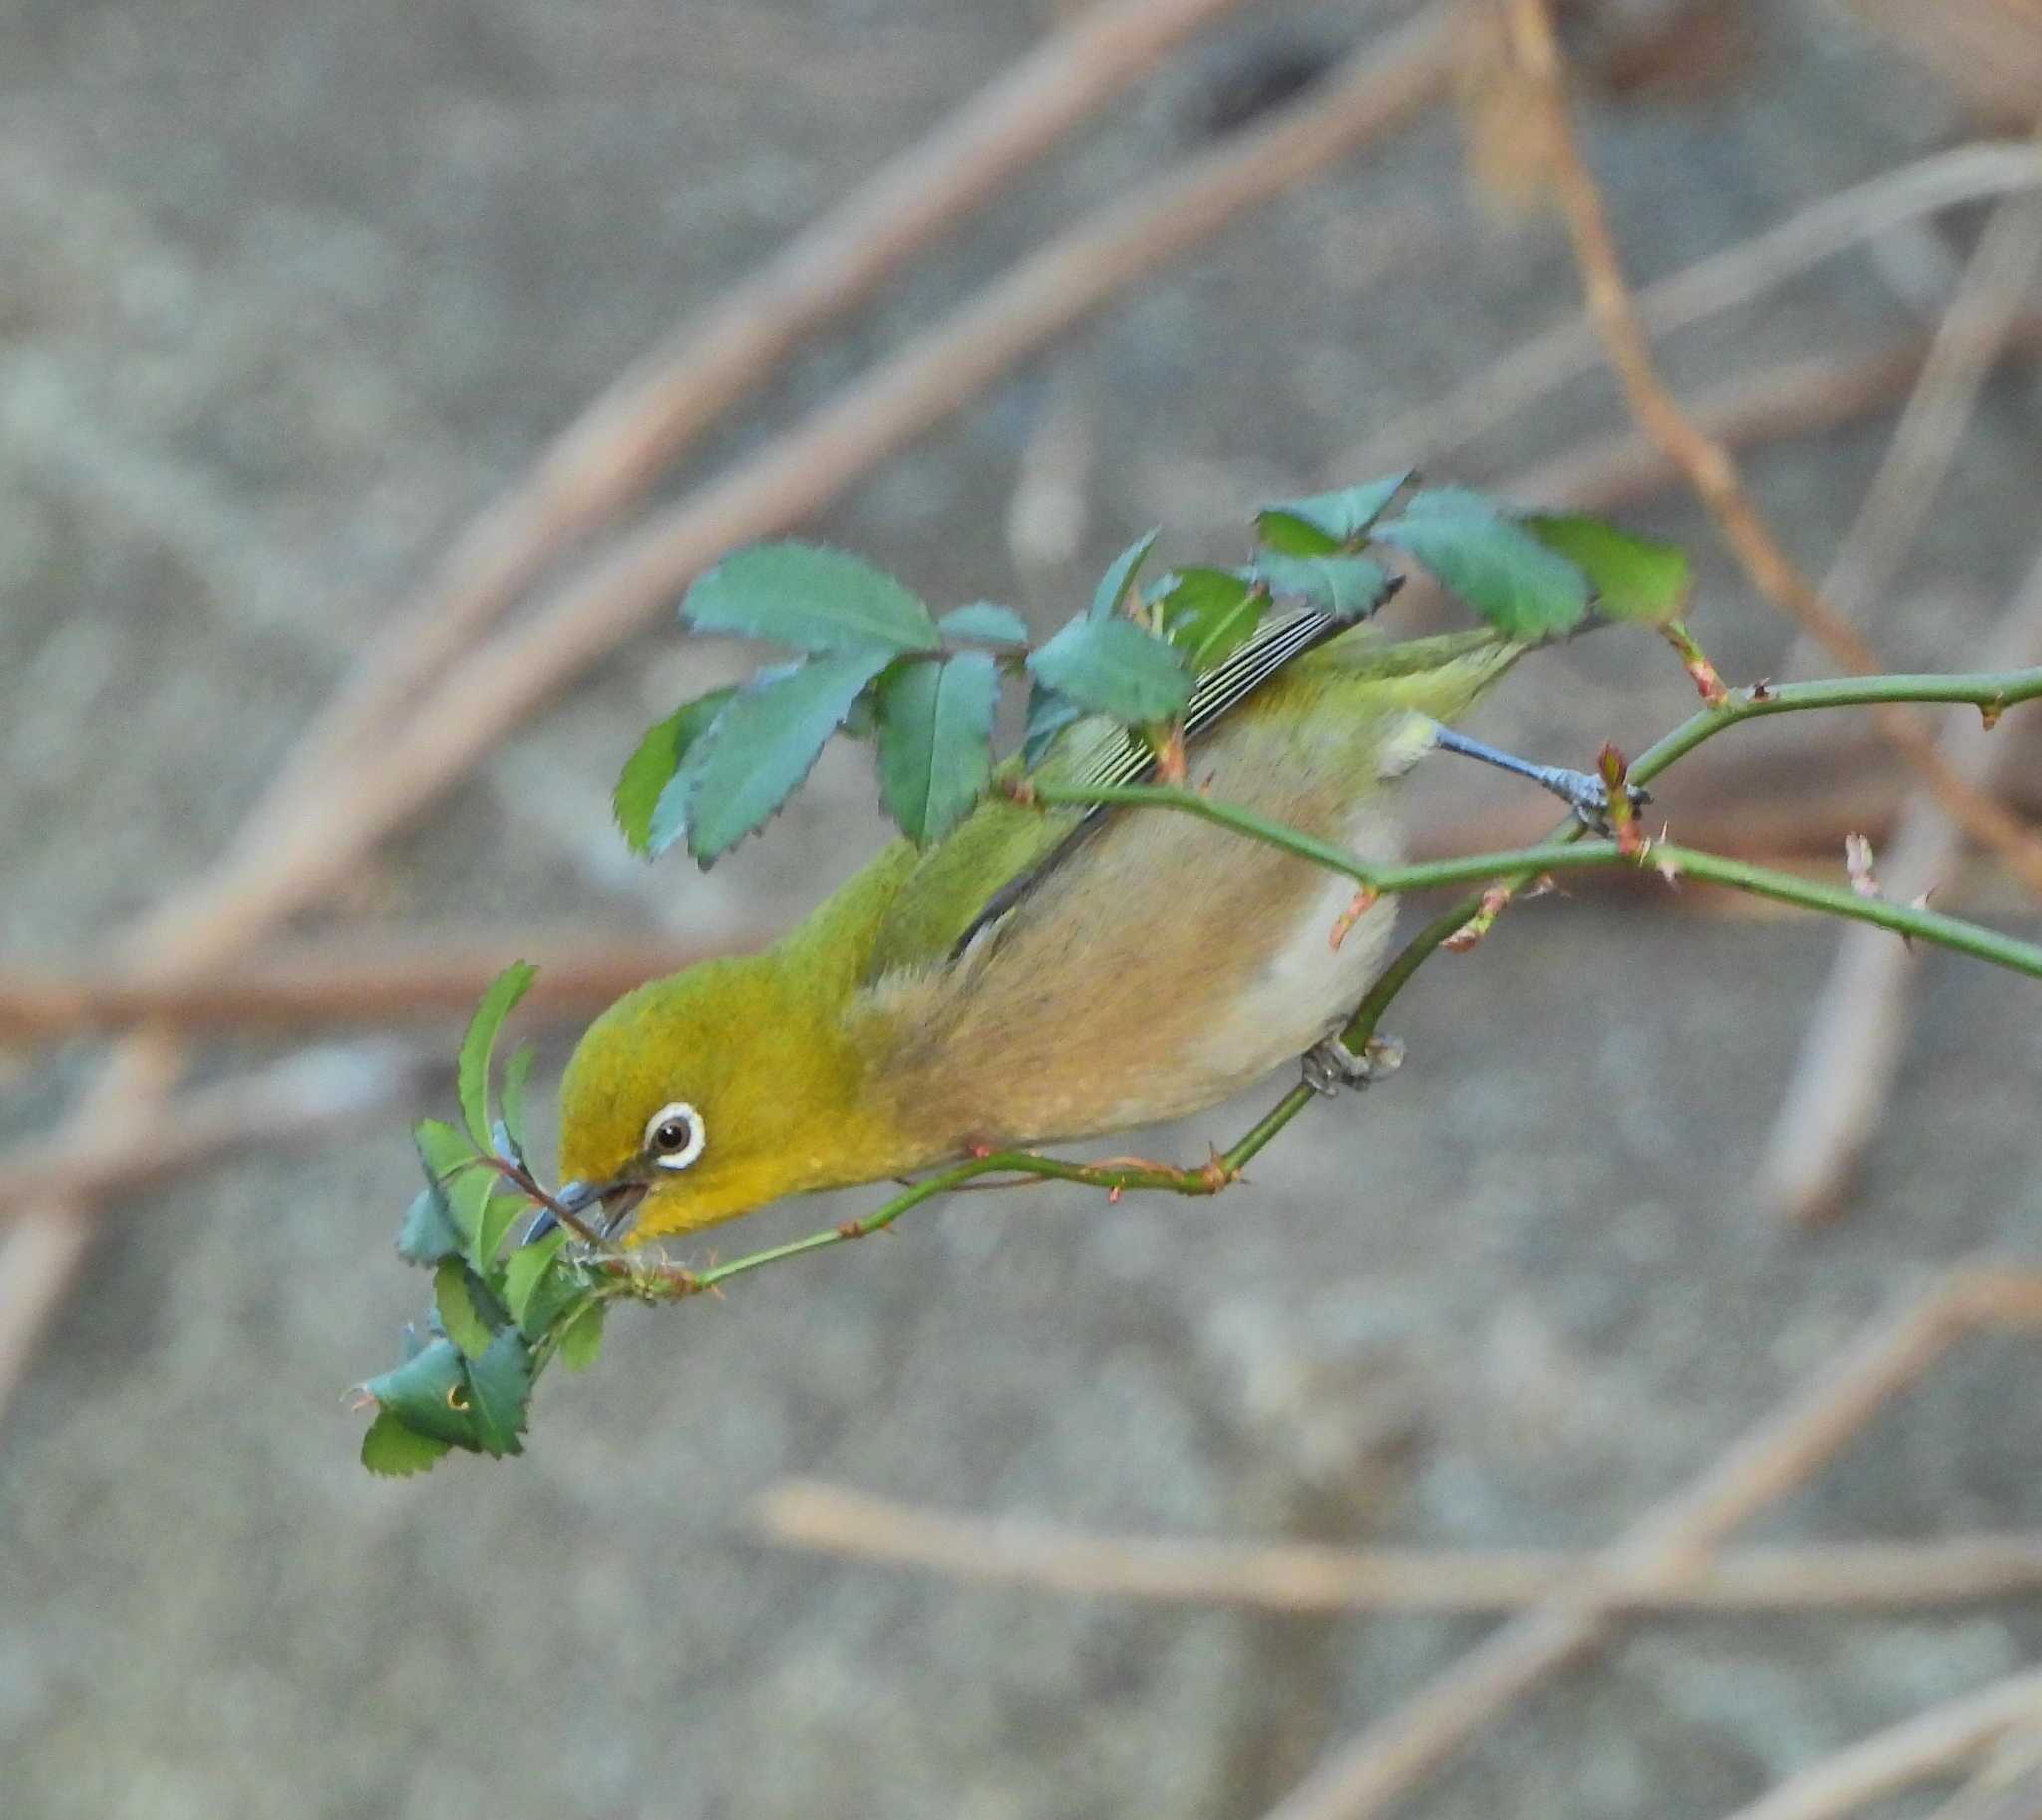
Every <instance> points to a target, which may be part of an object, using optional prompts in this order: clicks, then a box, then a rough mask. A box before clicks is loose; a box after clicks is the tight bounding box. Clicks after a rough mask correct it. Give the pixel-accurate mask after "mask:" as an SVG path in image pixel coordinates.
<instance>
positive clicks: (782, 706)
mask: <svg viewBox="0 0 2042 1820" xmlns="http://www.w3.org/2000/svg"><path fill="white" fill-rule="evenodd" d="M889 660H890V653H888V652H886V651H870V650H867V651H854V652H851V653H849V654H848V655H845V656H842V657H815V658H811V659H810V660H809V661H808V662H807V663H800V664H790V665H785V666H782V667H780V668H776V669H771V670H761V671H760V672H759V673H758V674H757V675H756V676H754V677H753V678H752V680H751V681H750V682H748V683H747V684H746V685H745V686H744V687H743V688H742V689H740V690H739V691H738V692H737V694H736V695H735V696H733V697H732V698H731V701H730V703H729V705H728V706H727V707H726V708H725V709H724V711H723V712H722V713H721V714H719V715H718V716H717V718H716V725H715V726H713V727H712V728H710V730H709V732H708V734H707V735H706V736H705V737H704V738H702V739H701V740H700V741H698V742H697V744H696V746H695V749H694V750H693V751H692V752H690V753H689V754H688V756H687V759H686V761H685V762H684V763H683V764H682V766H681V768H680V770H679V771H678V772H676V773H675V775H674V780H673V782H672V783H670V784H668V785H667V787H666V789H665V791H664V792H662V794H661V796H660V799H659V806H658V808H657V809H656V810H655V811H654V812H653V817H652V850H653V852H655V853H659V852H662V851H664V850H665V849H666V848H667V847H669V846H671V845H672V844H673V842H674V841H675V840H677V839H679V838H680V837H681V836H682V835H683V834H685V835H686V837H687V842H688V851H689V852H690V853H691V854H693V855H694V856H695V858H696V859H697V860H698V861H700V862H701V864H702V865H703V866H704V867H705V868H706V867H707V866H708V865H709V864H710V863H711V862H712V861H714V860H715V859H716V858H717V856H718V855H720V854H722V853H724V852H726V851H727V850H729V849H730V848H732V847H734V846H735V845H736V844H737V843H738V842H739V841H742V840H743V839H744V838H745V836H746V835H748V834H751V833H752V832H753V831H754V830H755V829H758V828H761V827H763V826H764V825H765V824H766V822H767V821H768V820H770V819H771V818H772V816H773V814H774V812H775V811H776V810H778V809H779V808H780V806H781V804H783V803H784V802H786V801H787V799H788V798H789V797H790V796H791V795H793V793H794V791H795V789H796V787H797V786H799V785H800V783H801V781H802V779H803V778H805V777H807V776H808V775H809V772H810V770H811V769H812V768H813V767H814V765H815V763H816V759H817V757H818V756H819V755H820V754H821V752H822V750H823V747H824V745H825V744H826V743H827V742H828V740H829V738H830V735H831V734H833V733H835V732H836V731H837V729H838V728H839V727H840V726H842V725H843V724H844V717H845V716H846V715H847V714H849V713H850V712H851V703H852V702H854V701H855V700H856V699H857V697H858V692H859V691H860V690H861V689H862V688H863V687H864V686H865V684H866V683H868V682H870V681H871V680H872V678H873V677H874V676H876V675H878V673H879V672H880V671H881V670H883V669H884V668H885V667H886V665H887V663H888V661H889Z"/></svg>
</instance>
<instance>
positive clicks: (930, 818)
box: [879, 651, 1000, 847]
mask: <svg viewBox="0 0 2042 1820" xmlns="http://www.w3.org/2000/svg"><path fill="white" fill-rule="evenodd" d="M999 700H1000V672H999V667H998V665H996V664H995V663H994V661H993V660H992V658H991V657H989V656H988V655H987V654H986V653H985V652H983V651H964V652H961V653H959V654H958V655H957V656H955V657H952V658H951V659H950V660H949V661H948V662H947V663H943V664H932V663H914V664H908V665H906V666H905V667H904V668H903V669H902V670H901V672H900V673H899V674H898V675H897V676H893V677H890V678H889V679H888V680H887V682H886V684H885V686H884V687H883V688H882V689H881V691H880V694H879V796H880V799H881V800H882V801H883V802H884V803H885V805H886V813H887V814H888V815H890V816H891V817H892V818H893V820H894V821H895V822H897V823H898V824H899V826H900V832H901V833H902V834H904V835H906V836H907V838H908V839H909V840H910V841H912V842H913V843H914V844H915V845H916V846H917V847H926V846H927V845H928V844H929V843H930V842H931V841H938V840H941V839H942V837H943V836H944V835H946V834H948V833H949V832H950V830H951V829H953V828H955V827H956V826H957V824H958V823H959V822H961V821H962V820H963V819H964V817H965V816H966V815H967V814H968V813H969V812H970V810H971V806H972V805H973V804H974V803H976V802H977V801H978V798H979V794H980V793H981V792H982V791H983V790H984V789H985V785H986V780H987V779H988V778H989V777H991V776H992V770H993V755H992V737H993V711H994V709H996V708H997V707H998V706H999Z"/></svg>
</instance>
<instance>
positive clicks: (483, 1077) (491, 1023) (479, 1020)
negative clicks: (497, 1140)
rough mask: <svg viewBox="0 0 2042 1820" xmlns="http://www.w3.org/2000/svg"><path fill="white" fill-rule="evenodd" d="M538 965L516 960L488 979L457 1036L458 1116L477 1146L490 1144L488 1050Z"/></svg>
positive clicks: (485, 1146)
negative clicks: (465, 1030) (465, 1026)
mask: <svg viewBox="0 0 2042 1820" xmlns="http://www.w3.org/2000/svg"><path fill="white" fill-rule="evenodd" d="M537 975H538V968H536V967H534V966H530V965H527V964H526V963H525V962H524V961H522V960H519V961H515V962H513V963H512V964H511V965H510V966H508V967H506V968H505V969H504V970H503V971H502V972H501V973H499V974H498V975H497V977H496V978H495V979H493V980H491V981H490V983H489V987H488V989H487V990H486V991H485V992H484V993H483V996H482V1002H481V1003H480V1004H479V1005H477V1006H476V1008H475V1015H474V1016H473V1017H472V1018H470V1019H469V1023H468V1034H467V1035H466V1036H464V1037H463V1038H462V1039H461V1062H460V1065H459V1068H458V1070H457V1072H456V1075H455V1084H456V1088H457V1091H458V1092H459V1095H460V1098H461V1116H462V1118H463V1119H464V1120H465V1121H466V1123H467V1125H468V1135H469V1136H470V1137H472V1138H473V1139H474V1140H475V1145H476V1148H477V1149H478V1150H487V1149H489V1147H490V1051H491V1050H492V1049H493V1048H495V1047H496V1042H497V1032H498V1031H499V1030H500V1029H502V1028H503V1025H504V1019H505V1018H507V1017H509V1016H510V1012H511V1010H512V1008H513V1007H514V1006H515V1005H516V1003H517V1001H518V1000H519V999H520V998H522V997H523V996H524V994H525V993H526V991H528V990H529V989H530V986H531V982H532V980H533V979H534V978H536V977H537Z"/></svg>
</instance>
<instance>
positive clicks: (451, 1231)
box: [397, 1182, 462, 1264]
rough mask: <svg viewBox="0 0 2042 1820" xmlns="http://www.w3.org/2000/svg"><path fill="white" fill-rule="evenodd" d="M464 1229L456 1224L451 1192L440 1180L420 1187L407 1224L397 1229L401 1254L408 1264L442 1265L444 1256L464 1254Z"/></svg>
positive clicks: (407, 1218) (408, 1214)
mask: <svg viewBox="0 0 2042 1820" xmlns="http://www.w3.org/2000/svg"><path fill="white" fill-rule="evenodd" d="M461 1247H462V1239H461V1232H460V1229H459V1228H458V1227H456V1226H455V1224H454V1210H453V1209H452V1207H450V1206H449V1205H448V1201H447V1191H446V1190H445V1189H444V1188H442V1187H441V1186H440V1185H439V1184H438V1183H437V1182H434V1183H428V1184H427V1185H426V1186H425V1187H424V1188H422V1189H420V1190H419V1192H418V1195H417V1197H416V1198H415V1199H414V1200H413V1202H412V1204H411V1207H410V1209H409V1210H408V1211H407V1212H406V1214H405V1216H404V1224H403V1225H402V1226H401V1227H399V1228H398V1229H397V1255H398V1257H400V1258H402V1259H403V1260H404V1261H405V1263H406V1264H438V1263H439V1262H440V1260H441V1259H443V1258H458V1257H460V1256H461Z"/></svg>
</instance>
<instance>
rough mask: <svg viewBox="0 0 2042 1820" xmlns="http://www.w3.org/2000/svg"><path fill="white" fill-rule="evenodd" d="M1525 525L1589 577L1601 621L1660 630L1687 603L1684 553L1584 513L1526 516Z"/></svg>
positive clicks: (1547, 545)
mask: <svg viewBox="0 0 2042 1820" xmlns="http://www.w3.org/2000/svg"><path fill="white" fill-rule="evenodd" d="M1518 522H1519V524H1521V525H1523V526H1524V527H1525V529H1526V530H1527V531H1529V532H1530V533H1531V535H1532V536H1533V537H1534V538H1536V539H1537V540H1538V541H1539V543H1541V544H1543V545H1544V546H1545V547H1546V548H1547V549H1550V550H1554V551H1556V552H1557V553H1558V554H1560V555H1562V556H1564V557H1566V559H1567V560H1568V561H1570V562H1572V563H1573V564H1574V565H1575V566H1576V567H1577V568H1579V569H1580V570H1581V572H1582V573H1583V574H1585V575H1586V576H1587V577H1588V583H1589V585H1590V586H1591V587H1592V588H1593V589H1594V590H1595V607H1596V610H1597V611H1598V612H1599V613H1600V614H1601V615H1602V616H1603V617H1604V618H1605V619H1635V620H1641V621H1643V622H1644V623H1645V624H1647V625H1664V624H1665V623H1666V622H1667V621H1668V620H1669V619H1677V618H1679V616H1680V612H1681V608H1682V607H1683V606H1684V605H1685V604H1686V602H1687V588H1688V568H1687V552H1686V551H1685V550H1683V549H1682V548H1680V546H1678V545H1675V544H1667V543H1663V542H1661V541H1660V540H1659V539H1657V538H1641V537H1639V536H1637V535H1636V534H1635V533H1634V532H1628V531H1622V530H1619V529H1618V528H1617V527H1616V526H1614V525H1611V524H1609V523H1608V522H1607V521H1606V520H1603V519H1596V518H1590V517H1588V516H1587V515H1586V514H1584V513H1542V512H1541V513H1528V514H1527V515H1526V516H1525V517H1524V518H1522V519H1520V520H1519V521H1518Z"/></svg>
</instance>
